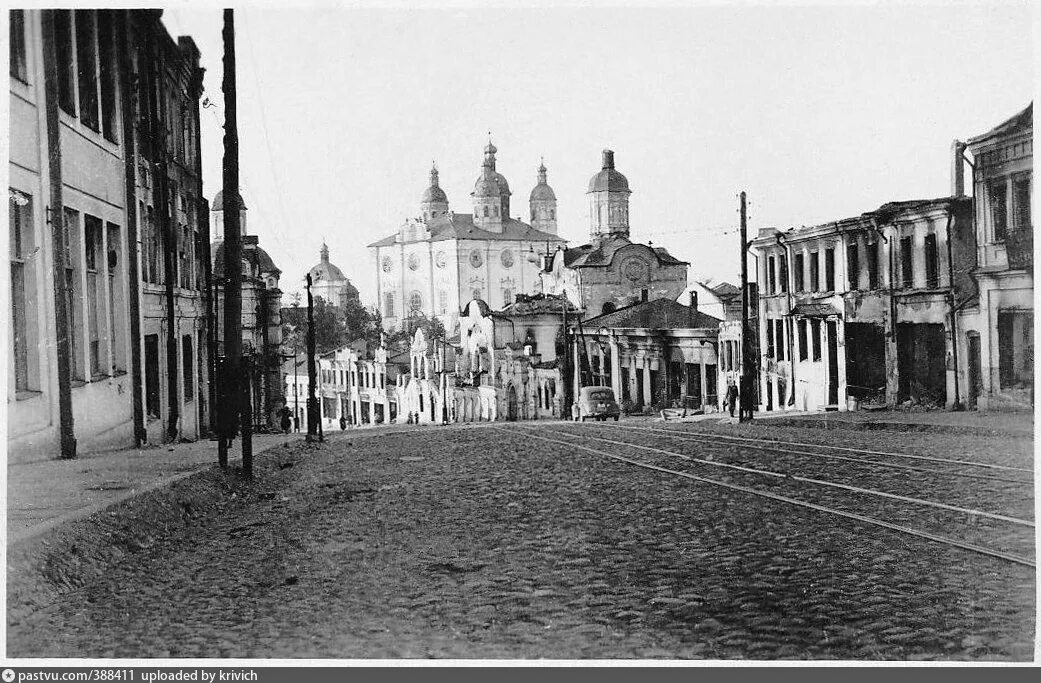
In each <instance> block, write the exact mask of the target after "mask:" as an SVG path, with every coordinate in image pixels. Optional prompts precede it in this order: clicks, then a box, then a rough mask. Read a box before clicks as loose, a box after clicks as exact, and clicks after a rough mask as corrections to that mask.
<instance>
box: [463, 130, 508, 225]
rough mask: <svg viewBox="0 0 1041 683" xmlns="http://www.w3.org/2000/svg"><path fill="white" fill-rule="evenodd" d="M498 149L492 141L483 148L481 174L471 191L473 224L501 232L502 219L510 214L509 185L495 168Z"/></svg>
mask: <svg viewBox="0 0 1041 683" xmlns="http://www.w3.org/2000/svg"><path fill="white" fill-rule="evenodd" d="M497 151H498V150H497V149H496V148H495V145H493V144H492V141H491V140H489V141H488V145H487V146H486V147H485V148H484V162H483V163H482V164H481V175H480V177H478V178H477V182H476V183H475V184H474V191H473V192H472V193H471V196H472V197H473V202H474V224H475V225H477V227H479V228H482V229H483V230H488V231H489V232H502V224H503V221H504V220H505V219H507V218H509V216H510V186H509V183H507V182H506V178H504V177H503V176H502V175H501V174H500V173H497V172H496V170H495V153H496V152H497Z"/></svg>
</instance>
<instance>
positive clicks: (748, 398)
mask: <svg viewBox="0 0 1041 683" xmlns="http://www.w3.org/2000/svg"><path fill="white" fill-rule="evenodd" d="M748 304H749V301H748V207H747V204H746V199H745V193H744V191H743V190H742V192H741V395H740V401H741V414H740V417H739V418H738V420H739V421H740V422H751V421H752V381H753V377H752V374H751V372H750V370H751V367H752V338H751V330H749V329H748Z"/></svg>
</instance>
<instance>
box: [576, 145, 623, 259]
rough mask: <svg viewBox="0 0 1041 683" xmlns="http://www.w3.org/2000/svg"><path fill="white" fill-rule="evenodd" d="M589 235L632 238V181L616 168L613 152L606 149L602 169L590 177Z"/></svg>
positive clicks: (596, 237) (592, 236) (601, 237)
mask: <svg viewBox="0 0 1041 683" xmlns="http://www.w3.org/2000/svg"><path fill="white" fill-rule="evenodd" d="M586 194H587V195H589V235H590V237H591V238H592V239H593V240H598V239H603V238H605V237H612V236H618V237H626V238H628V237H629V195H630V194H632V193H631V191H630V190H629V181H628V180H626V178H625V176H624V175H622V174H621V173H619V172H618V171H616V170H615V167H614V152H613V151H611V150H609V149H605V150H604V154H603V164H602V168H601V169H600V172H599V173H597V174H596V175H595V176H593V177H592V178H590V179H589V189H588V190H587V191H586Z"/></svg>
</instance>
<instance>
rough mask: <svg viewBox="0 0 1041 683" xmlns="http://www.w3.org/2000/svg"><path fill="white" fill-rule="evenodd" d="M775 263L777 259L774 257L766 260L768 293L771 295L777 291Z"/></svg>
mask: <svg viewBox="0 0 1041 683" xmlns="http://www.w3.org/2000/svg"><path fill="white" fill-rule="evenodd" d="M775 261H776V259H775V258H774V257H773V256H771V257H770V258H768V259H767V260H766V291H767V293H769V294H773V293H775V292H776V291H777V281H776V273H775V270H776V267H775Z"/></svg>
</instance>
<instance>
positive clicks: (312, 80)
mask: <svg viewBox="0 0 1041 683" xmlns="http://www.w3.org/2000/svg"><path fill="white" fill-rule="evenodd" d="M164 19H165V20H166V23H167V26H168V28H169V29H170V31H171V33H173V34H174V35H175V36H176V35H178V34H183V33H187V34H190V35H191V36H192V37H193V38H194V39H195V41H196V43H197V44H198V45H199V48H200V49H201V51H202V53H203V62H204V65H205V66H206V68H207V74H206V83H205V86H206V96H207V97H209V98H210V99H211V100H214V101H215V102H217V103H218V104H219V103H220V102H221V101H222V95H221V75H222V63H221V51H222V43H221V13H220V11H219V10H209V9H202V6H201V5H199V4H198V3H186V2H181V3H176V4H174V5H170V6H168V9H167V11H166V13H165V15H164ZM236 28H237V53H238V65H239V70H238V86H239V127H240V146H241V166H242V176H241V177H242V186H243V196H244V198H245V200H246V203H247V205H248V207H249V219H248V220H249V229H250V232H251V233H254V234H258V235H259V236H260V240H261V245H262V246H264V247H265V248H266V249H267V250H268V251H269V252H270V253H271V255H272V257H273V258H274V259H275V262H276V263H277V264H278V266H279V267H280V268H281V269H282V270H283V281H282V287H283V289H284V290H286V291H287V292H289V291H296V290H297V289H298V288H299V287H300V286H302V278H303V276H304V273H305V272H306V270H307V269H308V268H309V267H310V266H311V265H313V264H314V263H316V262H317V261H318V250H319V246H320V244H321V242H322V239H323V237H324V239H325V241H326V242H327V243H328V244H329V247H330V251H331V260H332V261H333V262H334V263H336V264H337V265H339V266H340V267H341V268H342V269H343V270H344V272H345V273H346V274H347V275H348V277H350V278H351V280H352V281H354V282H355V284H356V285H357V286H358V287H359V289H360V290H361V292H362V297H363V300H364V301H367V302H369V303H371V301H372V298H373V297H374V294H375V267H374V266H373V261H372V258H371V256H370V254H369V252H368V250H367V249H365V245H366V244H368V243H369V242H372V241H375V240H376V239H379V238H381V237H383V236H385V235H388V234H390V233H392V232H393V231H395V230H396V229H397V227H398V226H399V225H400V223H401V221H403V220H404V219H405V218H407V217H410V216H414V215H416V214H417V212H418V202H419V197H420V195H421V193H422V191H423V189H424V188H425V187H426V185H427V177H428V172H429V168H430V162H431V160H433V159H436V160H437V163H438V166H439V168H440V171H441V186H442V187H443V188H444V189H445V191H446V192H447V194H448V198H449V202H450V206H451V207H452V208H453V209H454V210H456V211H459V212H464V213H468V212H469V211H470V196H469V193H470V191H471V190H472V188H473V183H474V181H475V179H476V177H477V175H478V170H479V167H480V162H481V150H482V147H483V146H484V144H485V141H486V139H487V132H488V131H489V130H490V131H492V134H493V139H494V142H495V144H496V146H497V147H498V148H499V154H498V170H499V171H500V172H501V173H503V174H504V175H505V176H506V178H507V179H508V180H509V182H510V187H511V189H512V190H513V198H512V213H513V214H514V216H519V217H522V218H523V219H524V220H527V218H528V208H527V205H528V193H529V192H530V191H531V188H532V187H533V186H534V183H535V169H536V167H537V166H538V163H539V158H540V156H545V160H546V166H547V167H548V168H549V182H550V184H551V185H552V186H553V188H554V190H555V191H556V194H557V198H558V207H559V209H558V211H559V218H560V221H559V223H560V232H561V234H562V235H563V236H564V237H565V238H567V239H569V240H572V244H580V243H582V242H584V241H586V236H587V234H588V219H587V209H586V197H585V189H586V184H587V183H588V180H589V177H590V176H592V175H593V174H594V173H596V172H597V171H598V170H599V169H600V150H601V149H603V148H605V147H609V148H612V149H614V150H615V160H616V166H617V168H618V170H619V171H621V172H622V173H624V174H625V175H626V176H627V177H628V179H629V184H630V187H631V188H632V190H633V194H632V196H631V198H630V211H631V227H632V235H631V236H632V238H633V239H634V240H637V241H646V240H652V241H653V242H654V243H655V244H657V245H663V246H666V247H668V248H669V250H670V251H671V252H672V253H673V254H674V255H676V256H678V257H680V258H683V259H685V260H687V261H690V262H691V271H692V275H694V276H695V277H697V278H698V279H702V278H714V279H716V280H722V279H727V280H730V281H732V282H735V281H736V279H737V276H738V269H739V262H738V258H737V256H736V253H737V249H738V239H737V236H736V234H734V233H733V232H730V234H722V233H723V231H724V230H726V231H732V230H733V229H734V228H736V226H737V223H738V214H737V207H738V200H737V193H738V192H740V191H741V190H746V191H747V192H748V196H749V201H750V209H749V214H750V221H749V226H750V232H751V234H753V235H754V233H755V230H757V229H758V228H759V227H762V226H767V225H774V226H778V227H781V228H786V227H789V226H792V225H804V224H805V225H809V224H813V223H819V222H824V221H829V220H836V219H840V218H844V217H847V216H852V215H856V214H859V213H861V212H863V211H868V210H871V209H873V208H876V207H878V206H879V205H880V204H882V203H884V202H887V201H894V200H902V199H912V198H921V197H938V196H943V195H946V194H948V193H949V188H950V170H949V169H950V161H949V153H950V144H951V141H952V140H953V139H954V138H960V139H965V138H967V137H971V136H973V135H977V134H979V133H982V132H984V131H986V130H987V129H989V128H991V127H993V126H994V125H997V124H998V123H1000V122H1001V121H1003V120H1004V119H1006V118H1008V117H1010V116H1011V115H1013V114H1014V113H1016V112H1018V111H1019V110H1020V109H1022V108H1023V107H1025V106H1026V105H1027V103H1028V102H1029V101H1030V100H1031V98H1032V96H1033V87H1034V86H1033V66H1034V64H1033V55H1032V51H1031V50H1032V45H1031V31H1032V16H1031V13H1030V9H1029V5H1028V4H1027V3H1026V2H1018V3H1013V2H990V3H987V4H983V3H972V4H963V5H960V6H946V5H945V6H940V5H923V4H916V5H895V4H888V5H885V6H881V7H880V6H877V5H845V6H821V7H809V8H807V7H795V6H784V7H767V6H757V5H751V4H748V3H742V4H727V5H720V4H717V5H698V6H692V7H677V6H674V7H672V8H664V9H649V8H632V7H629V8H624V7H609V6H606V5H600V6H594V7H590V6H585V7H572V8H558V9H553V8H548V7H542V8H534V9H530V8H529V9H524V8H512V9H511V8H496V9H493V8H480V7H456V8H443V9H436V10H417V9H407V8H398V9H391V8H362V9H358V8H348V7H345V6H342V5H341V6H340V7H337V6H335V5H328V4H326V5H324V6H321V5H318V6H314V5H312V6H309V7H303V6H296V7H295V8H287V5H286V4H284V3H283V4H282V5H281V6H279V5H265V6H257V5H253V6H247V7H245V8H242V7H240V8H239V9H238V10H237V11H236ZM203 116H204V118H203V126H204V129H203V145H204V152H203V156H204V193H205V195H206V196H207V197H208V198H211V199H212V197H213V195H214V194H215V193H216V191H217V190H218V189H220V186H221V183H222V175H221V168H222V167H221V158H222V137H221V136H222V131H221V128H220V122H221V120H222V117H223V108H222V106H218V107H217V108H213V109H208V110H205V111H204V112H203Z"/></svg>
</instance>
